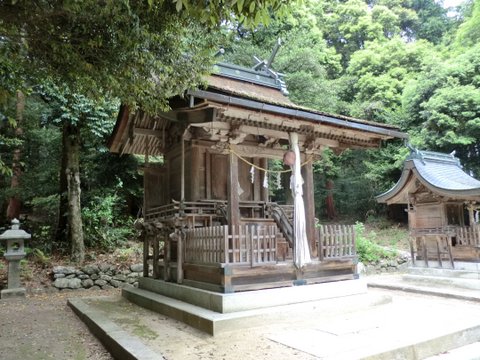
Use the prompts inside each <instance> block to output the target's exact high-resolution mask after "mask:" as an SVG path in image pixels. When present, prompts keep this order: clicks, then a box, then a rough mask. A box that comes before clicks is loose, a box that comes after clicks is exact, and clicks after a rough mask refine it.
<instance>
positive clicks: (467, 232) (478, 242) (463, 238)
mask: <svg viewBox="0 0 480 360" xmlns="http://www.w3.org/2000/svg"><path fill="white" fill-rule="evenodd" d="M456 232H457V244H458V245H470V246H480V225H473V226H458V227H457V229H456Z"/></svg>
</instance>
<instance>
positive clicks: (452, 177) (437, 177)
mask: <svg viewBox="0 0 480 360" xmlns="http://www.w3.org/2000/svg"><path fill="white" fill-rule="evenodd" d="M415 180H418V181H419V182H420V183H421V184H423V185H424V186H425V187H426V188H428V189H429V190H430V191H432V192H433V193H437V194H439V195H443V196H448V197H454V198H458V199H465V200H478V201H480V181H479V180H477V179H475V178H474V177H472V176H470V175H469V174H468V173H466V172H465V171H464V170H463V168H462V166H461V164H460V160H459V159H458V158H456V157H455V156H454V154H444V153H438V152H433V151H420V150H416V149H412V151H411V153H410V156H409V157H408V158H407V159H406V160H405V164H404V169H403V172H402V176H401V177H400V180H399V181H398V182H397V184H396V185H395V186H394V187H392V188H391V189H390V190H388V191H387V192H385V193H383V194H381V195H379V196H377V201H379V202H386V203H396V202H398V203H402V202H406V199H407V198H408V194H406V193H407V192H408V191H412V189H413V188H414V186H411V185H412V184H413V182H414V181H415ZM402 193H404V194H403V196H402ZM394 198H395V199H396V200H393V199H394Z"/></svg>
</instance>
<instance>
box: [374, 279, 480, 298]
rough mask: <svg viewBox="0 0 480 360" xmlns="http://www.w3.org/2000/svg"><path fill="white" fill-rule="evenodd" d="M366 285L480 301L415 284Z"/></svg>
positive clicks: (375, 283)
mask: <svg viewBox="0 0 480 360" xmlns="http://www.w3.org/2000/svg"><path fill="white" fill-rule="evenodd" d="M367 286H368V287H370V288H379V289H387V290H399V291H405V292H410V293H415V294H422V295H432V296H439V297H444V298H448V299H457V300H467V301H476V302H480V297H475V296H468V295H461V294H456V293H451V292H444V291H440V290H434V289H427V288H420V287H417V286H409V285H395V284H384V283H377V282H368V283H367Z"/></svg>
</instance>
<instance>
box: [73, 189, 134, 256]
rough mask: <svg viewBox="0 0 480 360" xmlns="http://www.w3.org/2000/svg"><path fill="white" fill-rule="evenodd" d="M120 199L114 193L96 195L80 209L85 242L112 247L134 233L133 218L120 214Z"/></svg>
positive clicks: (94, 245)
mask: <svg viewBox="0 0 480 360" xmlns="http://www.w3.org/2000/svg"><path fill="white" fill-rule="evenodd" d="M121 202H122V200H121V199H120V197H119V196H118V195H116V194H111V195H106V196H104V197H100V196H97V197H95V198H94V199H93V200H92V201H90V202H89V203H88V204H87V205H86V206H84V207H83V209H82V217H83V225H84V233H85V244H86V245H87V246H90V247H101V248H105V249H112V248H114V247H116V246H118V245H119V244H122V243H125V242H126V241H128V240H129V239H130V238H131V237H132V236H133V233H134V228H133V220H132V219H131V218H130V217H125V216H123V217H122V216H121V215H120V213H121V211H120V210H121V207H122V203H121Z"/></svg>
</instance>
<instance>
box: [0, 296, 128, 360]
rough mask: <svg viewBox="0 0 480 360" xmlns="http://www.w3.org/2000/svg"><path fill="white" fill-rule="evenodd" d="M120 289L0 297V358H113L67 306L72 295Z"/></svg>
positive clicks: (21, 359) (57, 359)
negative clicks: (8, 297) (11, 297)
mask: <svg viewBox="0 0 480 360" xmlns="http://www.w3.org/2000/svg"><path fill="white" fill-rule="evenodd" d="M118 293H119V291H118V290H115V291H112V290H108V291H103V290H102V291H97V292H95V293H94V294H93V292H92V291H75V292H66V291H61V292H55V293H42V294H37V295H27V297H26V298H23V299H22V298H17V299H6V300H5V299H1V300H0V359H2V360H44V359H45V360H46V359H55V360H64V359H65V360H69V359H74V360H83V359H89V360H110V359H113V358H112V357H111V356H110V354H109V353H108V352H107V351H106V350H105V348H104V347H103V346H102V345H101V344H100V342H99V341H98V340H97V339H96V338H95V337H94V336H93V335H92V334H91V333H90V332H89V330H88V328H87V327H86V326H85V324H83V322H82V321H80V319H78V317H77V316H76V315H75V314H74V313H73V311H72V310H71V309H70V308H69V307H68V306H67V298H68V297H72V296H75V297H80V296H92V295H97V294H98V295H113V294H118Z"/></svg>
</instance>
